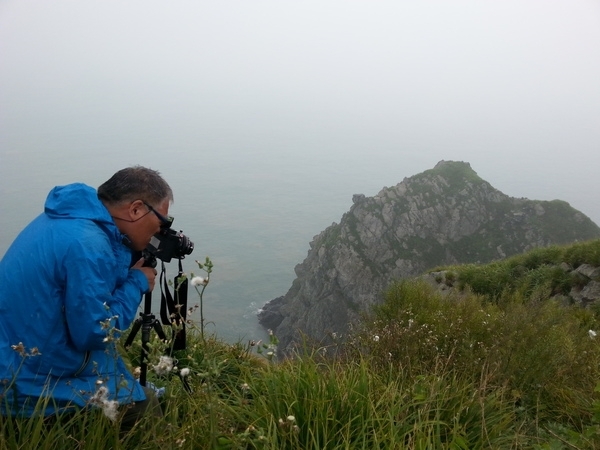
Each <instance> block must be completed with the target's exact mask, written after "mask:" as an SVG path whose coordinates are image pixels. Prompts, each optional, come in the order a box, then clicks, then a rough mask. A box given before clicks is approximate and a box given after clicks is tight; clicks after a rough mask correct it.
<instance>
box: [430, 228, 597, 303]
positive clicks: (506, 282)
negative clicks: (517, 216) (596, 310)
mask: <svg viewBox="0 0 600 450" xmlns="http://www.w3.org/2000/svg"><path fill="white" fill-rule="evenodd" d="M563 263H564V264H567V265H568V266H570V267H572V268H574V269H576V268H577V267H579V266H581V265H582V264H589V265H591V266H594V267H598V266H600V240H594V241H589V242H583V243H576V244H572V245H568V246H557V245H555V246H550V247H545V248H537V249H534V250H532V251H530V252H527V253H524V254H521V255H516V256H513V257H510V258H507V259H504V260H502V261H497V262H493V263H490V264H485V265H476V264H465V265H460V266H453V267H448V268H446V270H449V271H451V272H453V273H454V274H455V275H456V279H457V281H458V286H459V288H461V289H466V288H468V289H470V290H472V291H473V292H474V293H476V294H481V295H484V296H486V297H487V298H488V299H489V300H492V301H499V300H500V299H501V298H502V297H503V296H507V297H509V298H510V297H511V296H514V295H517V296H522V297H524V298H526V299H530V298H531V297H532V296H533V295H534V294H539V292H540V290H545V291H546V294H547V295H548V296H553V295H558V294H563V295H567V294H568V293H569V292H570V290H571V288H573V287H575V286H579V287H581V285H580V283H581V282H582V280H581V279H580V277H578V276H577V275H575V274H572V273H570V272H568V271H567V270H565V269H564V268H562V267H561V266H560V265H561V264H563ZM438 270H440V269H439V268H438V269H435V271H438Z"/></svg>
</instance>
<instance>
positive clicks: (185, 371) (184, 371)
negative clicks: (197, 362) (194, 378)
mask: <svg viewBox="0 0 600 450" xmlns="http://www.w3.org/2000/svg"><path fill="white" fill-rule="evenodd" d="M179 374H180V375H181V376H182V377H183V378H185V377H187V376H188V375H189V374H190V369H189V367H184V368H183V369H181V372H179Z"/></svg>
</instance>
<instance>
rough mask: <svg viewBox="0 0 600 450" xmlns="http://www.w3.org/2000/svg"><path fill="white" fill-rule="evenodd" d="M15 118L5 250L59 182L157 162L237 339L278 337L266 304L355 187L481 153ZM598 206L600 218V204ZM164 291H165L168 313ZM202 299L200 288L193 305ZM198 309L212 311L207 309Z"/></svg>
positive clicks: (5, 192)
mask: <svg viewBox="0 0 600 450" xmlns="http://www.w3.org/2000/svg"><path fill="white" fill-rule="evenodd" d="M5 119H6V118H5ZM67 119H69V120H67ZM4 123H5V125H7V126H5V127H4V129H3V131H2V135H1V136H0V257H1V256H2V255H4V253H5V252H6V250H7V248H8V247H9V245H10V244H11V242H12V241H13V240H14V238H15V237H16V236H17V235H18V233H19V232H20V230H21V229H22V228H23V227H24V226H26V225H27V223H28V222H29V221H30V220H32V219H33V218H34V217H36V216H37V215H38V214H40V213H41V212H42V211H43V204H44V201H45V198H46V195H47V193H48V192H49V190H50V189H52V188H53V187H54V186H57V185H64V184H68V183H72V182H83V183H86V184H89V185H91V186H94V187H97V186H98V185H100V184H101V183H103V182H104V181H105V180H107V179H108V178H109V177H110V176H111V175H112V174H113V173H114V172H116V171H117V170H119V169H121V168H123V167H127V166H131V165H136V164H140V165H143V166H147V167H151V168H153V169H156V170H158V171H159V172H161V174H162V175H163V176H164V178H165V179H166V180H167V181H168V182H169V184H170V185H171V187H172V189H173V191H174V195H175V201H174V203H173V205H172V206H171V209H170V213H171V215H173V216H174V217H175V221H174V224H173V228H175V229H177V230H181V231H182V232H183V233H184V234H185V235H186V236H187V237H188V238H189V239H190V240H191V241H192V242H193V243H194V251H193V253H192V254H191V255H189V256H187V257H186V258H185V259H184V260H183V268H184V271H185V272H186V274H188V275H190V276H191V275H204V274H203V272H202V271H201V270H200V269H199V268H198V265H197V264H196V263H195V260H199V261H201V262H202V261H204V260H205V258H206V257H209V258H210V259H211V260H212V262H213V264H214V268H213V273H212V274H211V277H210V280H211V281H210V284H209V285H208V286H207V288H206V290H205V293H204V297H203V310H204V317H205V324H206V331H207V332H209V333H213V334H215V335H216V337H217V338H219V339H222V340H224V341H227V342H230V343H236V342H242V343H244V342H246V341H249V340H259V339H265V338H266V336H267V331H266V330H264V329H263V328H262V327H261V326H260V325H259V324H258V320H257V313H258V311H259V310H260V308H261V307H262V306H263V305H264V304H265V303H266V302H268V301H269V300H271V299H273V298H276V297H278V296H281V295H284V294H285V293H286V292H287V290H288V289H289V288H290V286H291V284H292V281H293V280H294V278H295V273H294V268H295V266H296V265H297V264H299V263H301V262H302V261H303V260H304V258H305V257H306V255H307V252H308V250H309V248H310V242H311V241H312V240H313V238H314V237H315V236H316V235H317V234H319V233H320V232H321V231H323V230H324V229H325V228H327V227H328V226H330V225H331V224H332V223H334V222H339V221H340V219H341V217H342V215H343V214H344V213H345V212H346V211H348V210H349V209H350V207H351V205H352V196H353V195H354V194H364V195H367V196H372V195H376V194H377V193H378V192H379V191H380V190H381V189H382V188H384V187H386V186H392V185H395V184H397V183H400V182H401V181H402V180H403V179H404V178H405V177H410V176H412V175H415V174H417V173H420V172H422V171H424V170H427V169H430V168H432V167H434V166H435V164H436V163H437V162H438V161H439V160H441V159H456V160H466V161H468V158H470V156H469V155H464V154H461V153H460V152H459V151H458V149H456V151H452V148H449V147H448V146H445V147H444V148H443V149H439V150H436V151H427V150H428V149H427V148H425V147H422V146H421V145H420V144H419V142H418V141H415V142H402V143H398V142H396V143H389V144H386V143H384V142H377V141H376V140H372V141H370V140H369V139H368V138H367V137H362V138H361V137H360V136H357V135H356V134H354V135H353V134H352V133H348V134H347V135H345V134H343V133H338V134H335V133H334V134H327V133H324V132H323V133H321V134H319V133H318V132H313V133H304V132H303V130H297V129H295V128H292V127H290V128H289V129H281V128H276V127H275V128H273V129H265V128H260V127H249V128H239V127H236V128H234V127H233V126H232V127H231V128H228V127H227V126H226V125H223V122H221V123H220V124H219V126H215V127H208V126H205V127H202V128H194V127H193V126H192V125H191V124H189V123H187V124H186V123H183V124H182V123H181V121H179V120H173V121H169V120H167V118H161V120H160V121H150V120H147V121H143V120H140V121H132V122H131V123H120V122H119V123H117V122H110V121H109V123H103V122H102V121H101V120H98V121H89V120H87V121H86V120H83V119H82V118H81V117H78V116H76V115H74V116H73V117H70V118H65V117H64V116H63V117H61V118H60V120H56V121H54V122H53V121H47V120H46V121H40V122H39V123H35V124H32V123H31V121H30V120H29V121H28V118H18V117H17V118H11V119H10V120H8V119H7V120H5V122H4ZM8 125H9V126H8ZM215 125H217V124H215ZM349 136H350V137H353V138H352V139H350V138H349ZM454 156H458V157H454ZM473 159H475V160H476V161H475V163H474V162H473V161H471V165H472V166H473V168H474V170H476V171H477V172H478V173H479V175H480V176H481V177H482V178H484V179H488V180H489V178H492V180H489V181H491V182H492V184H493V185H494V186H495V187H497V188H498V189H500V190H502V191H503V192H506V193H508V194H509V195H516V194H517V192H519V191H520V192H522V196H526V197H529V196H530V195H531V196H532V197H533V198H540V197H542V199H544V198H543V195H538V194H541V193H542V192H543V191H540V190H537V191H536V190H535V189H533V190H531V189H530V190H528V189H526V187H527V183H526V182H521V184H519V183H520V182H519V181H518V180H515V178H514V174H509V175H508V176H507V177H506V178H501V177H499V176H498V171H496V170H495V169H494V167H495V166H494V162H493V161H488V160H489V158H487V159H486V157H485V156H481V155H480V156H473ZM486 161H487V163H486V164H487V166H485V165H484V162H486ZM480 166H484V167H482V168H483V169H484V170H481V171H480V170H478V169H479V168H480ZM508 187H510V189H507V188H508ZM511 189H512V190H511ZM537 189H543V188H539V186H538V187H537ZM507 190H508V192H507ZM567 193H568V192H567ZM549 196H550V198H548V199H552V198H556V197H557V196H556V195H554V193H550V194H549ZM574 206H579V205H574ZM596 209H597V208H596ZM584 212H586V211H585V210H584ZM594 212H595V213H596V215H597V217H598V218H600V211H597V210H595V211H594ZM165 269H166V273H167V277H169V278H172V277H175V276H176V274H177V270H178V267H177V262H176V261H172V262H170V263H168V264H165ZM15 289H18V287H17V286H16V287H15ZM159 298H160V295H159V293H158V288H157V289H156V290H155V292H154V293H153V312H154V313H156V314H158V311H159V310H158V301H159ZM199 301H200V299H199V297H198V294H197V292H196V291H195V290H194V289H193V288H190V291H189V299H188V302H189V305H188V306H193V305H196V304H199ZM142 304H143V302H142ZM190 318H191V319H192V320H194V321H196V322H197V323H198V321H199V319H200V318H199V315H198V312H195V313H193V314H192V315H191V316H190Z"/></svg>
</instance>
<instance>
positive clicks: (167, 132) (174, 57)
mask: <svg viewBox="0 0 600 450" xmlns="http://www.w3.org/2000/svg"><path fill="white" fill-rule="evenodd" d="M599 49H600V2H598V1H596V0H593V1H592V0H577V1H556V0H503V1H491V0H471V1H469V0H455V1H446V0H444V1H441V0H440V1H428V0H423V1H402V0H394V1H352V0H343V1H342V0H337V1H333V0H332V1H323V0H321V1H275V0H272V1H250V0H244V1H241V0H231V1H221V0H219V1H198V0H196V1H189V0H176V1H171V2H167V1H158V0H143V1H142V0H128V1H122V0H120V1H116V0H85V1H81V0H52V1H47V0H18V1H17V0H0V199H1V200H0V211H1V213H0V255H2V254H3V253H4V252H5V251H6V248H7V247H8V245H9V244H10V242H11V241H12V239H14V237H15V236H16V234H17V233H18V231H19V229H20V228H22V227H23V226H24V225H25V224H26V223H27V222H28V221H29V220H31V218H32V217H34V216H35V215H36V214H37V213H39V212H40V211H41V206H42V203H43V201H44V198H45V195H46V193H47V191H48V190H49V189H50V188H51V187H52V186H54V185H57V184H65V183H69V182H72V181H83V182H86V183H89V184H91V185H94V186H97V185H98V184H99V183H101V182H103V181H104V180H105V179H107V178H108V177H109V176H110V175H111V174H112V173H113V172H114V171H116V170H118V169H120V168H122V167H125V166H128V165H131V164H143V165H148V166H150V167H152V168H155V169H158V170H160V171H161V173H163V174H164V175H165V178H167V180H168V181H169V182H170V184H171V185H172V186H173V188H174V190H175V198H176V200H175V204H174V205H173V208H172V210H173V211H172V212H173V213H174V214H175V215H176V216H177V222H176V224H177V225H178V226H180V227H183V228H185V230H186V231H189V235H190V236H191V237H193V238H194V240H195V241H196V242H197V249H198V254H197V255H196V254H194V257H196V258H200V259H202V258H203V256H204V255H205V254H206V253H209V254H210V255H211V256H212V257H213V259H214V258H215V255H216V257H218V259H219V261H218V263H219V264H220V266H218V267H220V268H221V273H220V276H222V277H223V283H224V284H229V285H231V284H233V283H235V282H238V283H241V284H242V287H239V293H236V295H240V296H249V297H252V295H253V292H254V295H255V299H254V300H252V303H253V304H255V303H256V306H260V304H262V302H264V301H268V300H270V299H271V298H273V297H275V296H277V295H283V294H284V293H285V290H286V289H287V287H289V285H290V283H291V280H292V279H293V266H294V265H295V264H296V263H299V262H301V260H302V259H303V258H304V256H305V255H306V251H307V248H308V242H309V241H310V240H311V238H312V236H314V235H315V234H317V233H319V232H320V231H322V230H323V229H324V228H325V227H327V226H328V225H330V224H331V222H333V221H339V219H340V217H341V215H342V214H343V213H344V212H345V211H347V210H348V209H349V207H350V205H351V198H352V195H353V194H355V193H363V194H365V195H369V196H370V195H374V194H376V193H377V192H378V191H379V190H380V189H381V188H382V187H384V186H391V185H394V184H397V183H399V182H400V181H402V179H403V178H404V177H409V176H412V175H414V174H416V173H419V172H422V171H424V170H427V169H430V168H432V167H433V166H434V165H435V164H436V163H437V162H438V161H440V160H442V159H444V160H461V161H467V162H469V163H471V166H472V167H473V169H474V170H475V171H476V172H477V173H478V174H479V175H480V176H481V177H482V178H483V179H485V180H487V181H489V182H490V183H491V184H492V185H493V186H494V187H496V188H498V189H500V190H501V191H502V192H504V193H506V194H508V195H511V196H516V197H527V198H531V199H539V200H552V199H562V200H565V201H567V202H569V203H570V204H571V205H572V206H573V207H575V208H577V209H579V210H581V211H582V212H583V213H584V214H586V215H588V216H589V217H590V218H591V219H592V220H594V221H595V222H596V223H600V202H599V201H598V193H599V192H600V177H599V176H598V170H599V167H600V164H599V162H600V148H599V147H600V146H599V144H600V83H599V82H598V80H600V50H599ZM186 234H187V233H186ZM242 252H246V253H245V254H247V255H251V256H246V257H242V256H240V255H241V254H242ZM236 264H237V270H232V271H231V274H230V275H227V270H225V269H226V268H227V267H229V266H235V265H236ZM270 264H271V265H275V266H276V267H277V269H268V268H267V267H271V266H269V265H270ZM265 268H267V269H265ZM263 269H264V273H262V275H261V270H263ZM278 270H281V273H280V272H278ZM253 271H255V274H253ZM218 273H219V272H218V271H217V272H216V274H218ZM282 273H285V276H284V275H282ZM216 274H215V276H216ZM262 276H264V279H262V278H261V277H262ZM256 277H258V278H259V279H260V280H261V285H267V284H268V285H269V286H271V290H266V291H265V290H263V288H262V287H261V288H258V287H255V288H251V289H249V288H248V287H249V286H250V284H251V283H250V281H248V280H251V279H252V278H256ZM277 283H279V284H277ZM227 295H229V294H227ZM224 296H226V295H225V294H224Z"/></svg>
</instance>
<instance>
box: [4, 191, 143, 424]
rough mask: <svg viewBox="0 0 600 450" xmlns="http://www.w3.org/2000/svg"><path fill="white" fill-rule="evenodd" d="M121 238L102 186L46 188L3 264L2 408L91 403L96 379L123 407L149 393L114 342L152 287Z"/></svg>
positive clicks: (51, 409)
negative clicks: (39, 208) (40, 206)
mask: <svg viewBox="0 0 600 450" xmlns="http://www.w3.org/2000/svg"><path fill="white" fill-rule="evenodd" d="M123 237H124V236H123V235H122V234H121V233H120V231H119V230H118V228H117V227H116V225H115V223H114V221H113V219H112V218H111V216H110V214H109V212H108V210H107V209H106V207H105V206H104V205H103V204H102V203H101V202H100V200H99V199H98V197H97V194H96V190H95V189H93V188H91V187H89V186H86V185H84V184H80V183H76V184H71V185H67V186H57V187H55V188H54V189H53V190H52V191H50V193H49V194H48V198H47V200H46V204H45V212H44V213H43V214H41V215H40V216H38V217H37V218H36V219H34V220H33V221H32V222H31V223H30V224H29V225H28V226H27V227H26V228H25V229H24V230H23V231H22V232H21V233H20V234H19V236H18V237H17V238H16V240H15V241H14V242H13V244H12V245H11V247H10V248H9V249H8V251H7V252H6V254H5V255H4V258H3V259H2V260H1V261H0V412H1V413H2V414H6V413H8V414H10V415H13V416H27V417H29V416H32V415H38V414H43V415H50V414H53V413H55V412H57V411H62V410H65V409H68V408H71V407H73V406H75V405H76V406H79V407H85V406H88V405H89V404H90V397H91V396H92V395H93V394H94V393H95V392H96V391H97V388H98V386H100V385H102V386H105V387H106V388H108V391H109V397H108V399H109V400H118V401H119V403H120V404H123V403H130V402H134V401H141V400H144V399H145V395H144V392H143V389H142V387H141V386H140V384H139V383H138V382H137V381H136V380H135V379H134V378H133V376H132V375H131V374H130V373H129V372H128V371H127V369H126V367H125V364H124V362H123V360H122V359H121V357H120V356H119V354H118V352H117V349H116V344H115V342H114V341H113V339H112V338H113V337H116V336H118V332H119V330H125V329H127V328H128V327H129V325H130V324H131V323H132V321H133V319H134V318H135V315H136V312H137V308H138V305H139V303H140V300H141V298H142V296H143V294H144V293H145V292H146V291H147V290H148V288H149V285H148V280H147V279H146V277H145V275H144V274H143V273H142V272H141V271H140V270H135V269H129V266H130V263H131V257H132V253H131V250H130V249H129V248H127V247H126V246H125V245H124V244H123ZM21 344H22V345H21ZM38 400H41V403H39V404H38ZM36 404H38V406H37V407H36ZM40 405H41V406H40Z"/></svg>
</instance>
